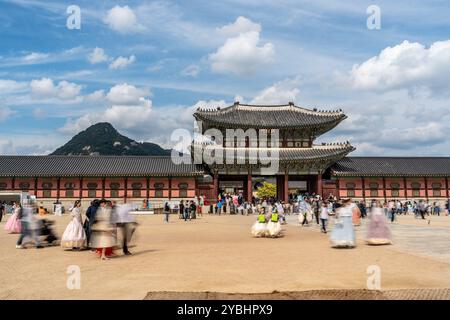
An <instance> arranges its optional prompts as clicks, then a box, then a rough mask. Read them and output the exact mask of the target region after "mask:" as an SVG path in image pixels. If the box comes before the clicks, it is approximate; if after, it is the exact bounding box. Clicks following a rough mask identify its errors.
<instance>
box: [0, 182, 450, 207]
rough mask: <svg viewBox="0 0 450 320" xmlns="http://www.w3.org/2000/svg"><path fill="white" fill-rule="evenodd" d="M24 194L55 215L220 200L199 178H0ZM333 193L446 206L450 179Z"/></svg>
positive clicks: (346, 187)
mask: <svg viewBox="0 0 450 320" xmlns="http://www.w3.org/2000/svg"><path fill="white" fill-rule="evenodd" d="M20 191H26V192H28V193H29V194H30V195H35V196H36V198H37V200H38V202H39V203H40V204H41V203H42V204H43V205H44V206H46V207H48V208H49V209H51V208H52V207H53V203H54V202H55V201H56V200H57V199H59V201H60V202H61V203H63V204H64V205H66V206H69V205H70V204H71V203H73V202H74V201H75V200H76V199H82V201H83V205H84V206H86V205H88V204H89V202H90V201H92V200H93V199H96V198H98V199H99V198H107V199H113V200H116V201H118V202H119V203H121V202H131V203H136V204H138V203H142V202H143V200H146V199H149V200H150V202H151V203H152V205H154V206H155V207H159V206H161V205H162V204H163V203H164V201H166V200H168V199H170V200H175V201H176V200H181V199H193V198H194V197H195V196H199V195H203V196H205V199H211V200H212V199H215V197H216V195H214V194H212V191H213V185H197V183H196V179H195V177H174V178H162V177H148V178H147V177H133V178H131V177H129V178H116V177H114V178H112V177H106V178H94V177H82V178H56V177H53V178H45V177H39V178H21V177H15V178H0V192H20ZM313 191H314V192H315V190H313ZM330 193H331V194H333V195H335V196H337V197H352V198H354V199H355V200H364V199H365V200H367V201H369V200H372V199H378V200H381V201H384V200H385V199H386V200H390V199H399V200H406V199H409V200H416V199H424V200H430V201H439V202H442V203H443V202H445V201H446V200H447V199H448V198H449V195H450V187H449V181H448V178H440V177H435V178H433V177H426V178H425V177H413V178H403V177H398V178H395V177H394V178H392V177H389V178H383V177H372V178H361V177H335V180H334V179H333V180H322V195H323V197H327V196H328V195H329V194H330Z"/></svg>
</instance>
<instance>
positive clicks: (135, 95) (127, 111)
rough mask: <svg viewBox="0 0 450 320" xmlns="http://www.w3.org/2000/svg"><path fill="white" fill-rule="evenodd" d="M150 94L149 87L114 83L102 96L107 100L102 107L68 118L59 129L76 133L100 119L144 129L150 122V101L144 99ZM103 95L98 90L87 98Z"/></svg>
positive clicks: (118, 125)
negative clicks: (99, 109) (74, 117)
mask: <svg viewBox="0 0 450 320" xmlns="http://www.w3.org/2000/svg"><path fill="white" fill-rule="evenodd" d="M150 95H151V92H150V91H149V90H147V89H142V88H137V87H135V86H133V85H129V84H127V83H123V84H118V85H115V86H114V87H112V88H111V89H110V90H109V92H108V94H107V95H106V99H107V101H108V102H109V103H110V105H109V106H108V107H107V108H106V109H104V110H103V111H100V112H95V113H87V114H85V115H84V116H82V117H80V118H78V119H76V120H72V119H68V120H67V121H66V124H65V125H64V126H63V127H62V128H60V129H59V131H60V132H62V133H65V134H76V133H78V132H80V131H82V130H84V129H86V128H87V127H89V126H91V125H93V124H95V123H97V122H100V121H106V122H110V123H111V124H112V125H113V126H115V127H116V128H117V129H129V130H130V131H137V132H145V131H148V126H149V124H150V122H152V123H153V121H152V120H153V119H152V114H153V111H152V101H151V100H150V99H149V98H148V97H149V96H150ZM103 96H104V93H103V90H98V91H95V92H94V93H92V94H90V95H89V96H88V99H90V100H91V101H92V100H93V98H95V99H98V100H100V99H102V98H103Z"/></svg>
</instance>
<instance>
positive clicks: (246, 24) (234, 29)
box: [218, 16, 261, 37]
mask: <svg viewBox="0 0 450 320" xmlns="http://www.w3.org/2000/svg"><path fill="white" fill-rule="evenodd" d="M251 31H255V32H258V33H259V32H261V25H260V24H259V23H254V22H253V21H251V20H250V19H247V18H246V17H242V16H240V17H238V18H237V19H236V21H235V22H233V23H230V24H227V25H226V26H223V27H221V28H219V29H218V32H219V34H221V35H224V36H226V37H231V36H236V35H239V34H241V33H247V32H251Z"/></svg>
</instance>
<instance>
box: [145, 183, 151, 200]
mask: <svg viewBox="0 0 450 320" xmlns="http://www.w3.org/2000/svg"><path fill="white" fill-rule="evenodd" d="M145 198H146V199H147V203H148V200H149V199H150V178H149V177H147V178H146V186H145Z"/></svg>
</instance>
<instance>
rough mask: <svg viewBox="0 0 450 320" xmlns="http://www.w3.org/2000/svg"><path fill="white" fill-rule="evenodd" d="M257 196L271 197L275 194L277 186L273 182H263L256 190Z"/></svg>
mask: <svg viewBox="0 0 450 320" xmlns="http://www.w3.org/2000/svg"><path fill="white" fill-rule="evenodd" d="M256 194H257V196H258V198H273V197H275V196H276V194H277V186H276V185H274V184H273V183H269V182H264V183H263V185H262V186H261V187H259V188H258V190H257V191H256Z"/></svg>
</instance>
